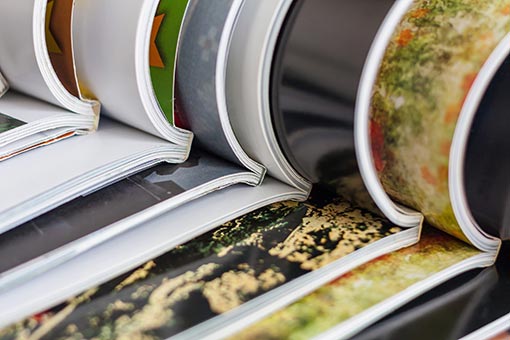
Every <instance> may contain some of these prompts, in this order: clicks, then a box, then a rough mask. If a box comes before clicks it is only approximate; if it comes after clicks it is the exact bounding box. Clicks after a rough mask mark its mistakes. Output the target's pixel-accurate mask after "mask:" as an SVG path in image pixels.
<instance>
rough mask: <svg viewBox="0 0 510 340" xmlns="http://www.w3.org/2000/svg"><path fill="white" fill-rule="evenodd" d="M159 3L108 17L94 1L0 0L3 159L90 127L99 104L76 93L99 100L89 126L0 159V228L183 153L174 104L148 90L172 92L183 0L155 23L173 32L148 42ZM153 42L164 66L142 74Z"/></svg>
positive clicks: (186, 139) (185, 143)
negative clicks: (5, 87)
mask: <svg viewBox="0 0 510 340" xmlns="http://www.w3.org/2000/svg"><path fill="white" fill-rule="evenodd" d="M158 4H159V2H156V1H154V2H151V3H150V4H149V3H144V4H140V5H135V4H132V5H130V6H120V7H119V8H120V9H122V11H121V12H118V13H117V14H115V15H113V14H112V15H108V13H109V10H111V8H108V7H107V6H106V5H105V6H99V7H100V8H96V7H93V6H89V5H87V4H84V3H82V2H79V1H78V2H74V1H64V0H59V1H55V0H53V1H46V0H34V1H25V2H23V3H19V2H17V1H7V2H4V3H2V5H1V6H2V10H1V17H2V20H1V21H2V25H3V26H2V27H1V32H2V33H0V34H2V39H1V43H0V44H2V46H1V48H0V50H1V51H2V52H0V53H1V57H0V68H1V71H2V74H3V75H4V76H5V80H6V81H7V84H9V86H10V90H9V91H7V92H6V93H5V94H4V96H3V97H2V98H0V111H1V112H2V114H3V115H4V116H5V117H4V118H5V119H6V123H5V124H4V126H5V127H6V128H8V129H9V130H8V131H4V132H2V134H1V136H0V139H2V140H4V141H5V143H2V145H3V147H4V149H5V153H3V155H5V157H9V156H13V155H15V154H18V153H20V152H23V151H28V150H29V149H32V148H35V147H37V146H40V145H46V144H49V143H50V142H55V141H57V140H59V139H62V137H70V136H72V135H74V134H84V133H85V132H91V131H92V130H94V129H95V128H96V126H97V124H98V119H99V116H98V115H99V104H98V103H99V102H98V101H95V100H94V101H92V100H88V99H83V98H97V99H99V100H102V99H105V102H104V105H102V107H101V111H102V113H103V118H102V119H101V124H100V127H99V130H98V132H97V133H92V134H87V135H85V136H82V137H80V138H70V139H67V140H65V141H62V142H59V143H54V144H52V145H49V146H47V147H44V148H39V149H36V150H31V151H30V152H25V153H23V154H20V155H17V156H16V157H13V158H12V159H9V161H8V162H7V161H6V162H3V163H2V165H3V166H2V167H1V168H0V174H1V177H2V187H3V188H5V190H6V192H9V193H10V194H9V195H3V196H2V200H1V203H2V208H1V211H0V216H1V217H0V220H1V222H0V232H6V231H8V230H10V229H12V228H13V227H16V226H17V225H19V224H21V223H24V222H26V221H28V220H30V219H31V218H34V217H36V216H38V215H40V214H42V213H44V212H46V211H48V210H51V209H52V208H55V207H57V206H59V205H61V204H63V203H65V202H68V201H69V200H71V199H73V198H75V197H78V196H80V195H84V194H87V193H88V192H91V191H94V190H97V189H98V188H100V187H103V186H105V185H108V184H111V183H113V182H115V181H118V180H119V179H121V178H124V177H126V176H128V175H130V174H133V173H136V172H138V171H140V170H143V169H146V168H149V167H151V166H152V165H155V164H158V163H162V162H170V163H179V162H182V161H184V160H185V159H186V158H187V157H188V154H189V150H190V146H191V139H192V134H191V133H190V132H189V131H185V130H183V129H180V128H177V127H176V126H175V125H174V124H173V109H172V108H171V109H170V110H168V105H166V106H165V104H164V100H163V99H161V100H159V99H158V98H157V96H156V94H157V93H159V94H160V97H161V98H170V100H172V98H173V90H172V84H173V81H174V73H175V55H176V48H177V41H178V37H179V32H180V27H181V23H182V18H183V16H184V12H185V9H186V5H187V2H186V1H181V2H179V1H174V2H172V5H171V6H170V7H171V9H172V15H173V16H176V17H175V18H172V20H170V19H169V20H165V21H162V22H159V26H158V28H159V29H161V30H165V31H166V32H169V33H166V37H167V38H168V35H170V36H171V37H173V40H172V39H165V42H166V44H164V45H163V44H162V45H161V46H159V47H158V46H156V47H153V45H154V46H155V42H154V41H153V40H151V32H152V28H153V27H155V25H156V24H157V23H155V24H154V25H153V23H154V21H155V17H156V16H155V14H156V12H157V11H159V12H157V13H159V14H160V15H161V13H163V14H164V13H166V11H168V10H169V8H167V7H166V5H162V6H161V8H158ZM82 7H84V8H82ZM94 11H95V12H94ZM123 11H126V13H127V12H129V13H131V17H128V16H127V14H126V13H124V12H123ZM20 20H21V21H20ZM93 20H96V22H93V23H92V21H93ZM112 20H117V21H118V22H115V23H114V24H115V25H113V26H115V27H116V28H117V29H118V31H115V30H113V29H110V28H108V29H103V27H105V26H108V27H109V24H111V23H112ZM18 26H19V27H18ZM128 32H132V34H128ZM108 34H109V35H108ZM154 48H160V49H161V53H164V57H161V58H163V59H164V61H165V62H166V63H167V64H166V68H165V69H163V68H158V67H159V66H160V65H159V64H157V63H156V64H155V66H153V67H155V68H157V69H156V70H154V71H153V72H151V67H152V66H151V51H152V50H153V49H154ZM34 49H35V51H34ZM116 53H120V54H122V58H118V55H116ZM98 56H100V57H99V58H98ZM121 62H125V63H126V64H125V65H122V64H121ZM115 67H117V68H115ZM162 74H163V76H162ZM165 76H166V78H164V77H165ZM105 78H106V79H105ZM163 78H164V80H165V81H166V82H165V84H162V80H161V79H163ZM152 79H154V81H152ZM166 84H170V86H166ZM162 87H164V88H165V89H166V91H167V92H165V93H164V94H161V90H160V89H161V88H162ZM73 94H74V95H73ZM166 101H168V99H166ZM165 108H166V111H164V109H165ZM9 117H10V118H9ZM112 118H113V119H114V120H112ZM130 125H131V126H130ZM4 138H5V139H4ZM34 164H37V176H34V174H33V170H34ZM42 179H44V180H42Z"/></svg>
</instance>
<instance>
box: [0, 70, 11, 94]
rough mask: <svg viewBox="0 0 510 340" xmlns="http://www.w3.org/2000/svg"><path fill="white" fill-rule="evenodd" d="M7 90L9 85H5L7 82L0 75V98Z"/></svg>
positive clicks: (0, 74)
mask: <svg viewBox="0 0 510 340" xmlns="http://www.w3.org/2000/svg"><path fill="white" fill-rule="evenodd" d="M8 89H9V84H7V80H5V78H4V76H3V75H2V73H0V97H2V96H3V95H4V94H5V92H6V91H7V90H8Z"/></svg>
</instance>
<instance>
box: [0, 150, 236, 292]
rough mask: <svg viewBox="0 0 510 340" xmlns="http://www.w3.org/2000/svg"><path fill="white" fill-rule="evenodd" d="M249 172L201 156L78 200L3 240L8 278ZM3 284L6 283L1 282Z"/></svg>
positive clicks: (0, 257)
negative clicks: (138, 215) (88, 239)
mask: <svg viewBox="0 0 510 340" xmlns="http://www.w3.org/2000/svg"><path fill="white" fill-rule="evenodd" d="M243 171H244V170H243V169H241V168H239V167H237V166H235V165H232V164H230V163H227V162H224V161H222V160H219V159H217V158H214V157H210V156H207V155H205V154H202V153H200V152H196V151H195V152H193V153H192V154H191V155H190V157H189V158H188V160H187V161H186V162H185V163H182V164H177V165H176V164H169V163H162V164H159V165H156V166H154V167H152V168H150V169H147V170H144V171H142V172H139V173H137V174H135V175H132V176H129V177H128V178H126V179H124V180H122V181H119V182H117V183H115V184H112V185H109V186H107V187H105V188H102V189H100V190H98V191H96V192H94V193H91V194H89V195H86V196H82V197H78V198H76V199H74V200H73V201H71V202H69V203H67V204H65V205H62V206H60V207H58V208H56V209H54V210H52V211H50V212H48V213H46V214H44V215H42V216H40V217H38V218H36V219H34V220H32V221H30V222H27V223H25V224H22V225H20V226H18V227H16V228H14V229H12V230H10V231H9V232H6V233H4V234H1V235H0V279H1V277H2V273H4V272H6V271H7V270H9V269H12V268H15V267H16V266H19V265H21V264H23V263H26V262H28V261H30V260H34V259H36V258H38V257H39V259H38V260H40V261H44V259H43V258H40V257H41V256H43V255H44V254H47V253H48V252H50V251H53V250H55V249H58V248H59V247H62V246H64V245H66V244H69V243H70V242H73V241H76V240H78V239H80V238H83V237H85V236H90V235H92V234H93V233H95V232H100V231H101V229H102V228H105V227H108V226H109V225H111V224H113V223H115V222H118V221H120V220H122V219H124V218H127V217H129V216H132V215H134V214H136V213H139V212H141V211H144V210H145V209H148V208H150V207H152V206H155V205H157V204H159V203H161V202H163V201H165V200H169V199H171V198H174V197H176V196H178V195H180V194H182V193H184V192H186V191H188V190H191V189H194V188H196V187H198V186H200V185H203V184H205V183H207V182H209V181H212V180H215V179H217V178H219V177H223V176H228V175H234V174H236V173H241V172H243ZM0 282H1V280H0Z"/></svg>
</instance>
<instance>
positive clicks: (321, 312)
mask: <svg viewBox="0 0 510 340" xmlns="http://www.w3.org/2000/svg"><path fill="white" fill-rule="evenodd" d="M477 254H479V251H477V250H475V249H474V248H473V247H471V246H469V245H467V244H465V243H463V242H461V241H459V240H457V239H455V238H452V237H450V236H448V235H446V234H444V233H442V232H438V231H434V230H433V229H427V232H424V234H423V235H422V239H421V241H420V243H419V244H418V245H416V246H413V247H409V248H406V249H402V250H400V251H397V252H394V253H391V254H389V255H386V256H383V257H381V258H379V259H376V260H374V261H372V262H369V263H367V264H365V265H363V266H360V267H359V268H357V269H355V270H353V271H352V272H350V273H348V274H347V275H345V276H343V277H341V278H339V279H337V280H335V281H333V282H332V283H330V284H329V285H326V286H324V287H321V288H320V289H318V290H317V291H315V292H313V293H312V294H310V295H308V296H306V297H304V298H303V299H301V300H298V301H297V302H295V303H294V304H292V305H290V306H289V307H287V308H285V309H283V310H281V311H279V312H277V313H275V314H273V315H271V316H269V317H268V318H266V319H263V320H262V321H260V322H258V323H256V324H254V325H253V326H251V327H249V328H247V329H246V330H244V331H242V332H240V333H239V334H236V335H235V336H234V337H233V338H239V337H242V338H245V339H256V338H264V337H273V338H290V337H292V336H293V335H296V336H297V334H299V335H300V336H304V337H307V338H311V337H317V336H319V337H320V335H321V333H323V332H325V331H328V330H329V329H330V328H331V327H335V328H336V329H335V328H333V329H332V330H330V333H328V334H327V335H326V334H323V336H322V338H335V339H345V338H348V337H349V336H350V335H353V334H354V333H355V332H356V331H359V329H360V328H361V327H362V325H361V324H360V323H358V324H357V328H358V329H351V327H349V326H350V325H349V321H351V322H352V321H353V319H354V318H356V317H358V316H361V315H362V313H364V312H368V311H369V310H370V308H374V307H375V306H377V304H379V303H383V302H384V301H385V300H386V299H389V298H391V297H394V296H396V295H397V294H399V293H401V292H405V291H406V290H407V289H409V290H412V289H413V285H414V284H418V283H419V282H420V281H422V280H426V279H430V280H432V278H433V277H434V276H435V275H436V276H437V274H439V273H441V272H442V271H444V270H448V268H449V267H450V266H455V265H459V264H461V263H462V262H463V261H465V260H469V259H470V258H472V257H474V256H477ZM466 270H469V268H468V267H467V266H464V268H463V269H462V271H466ZM443 281H444V279H443ZM380 317H381V314H375V313H372V314H371V316H370V317H368V316H367V319H364V320H363V323H369V322H373V321H374V318H376V319H378V318H380ZM343 325H344V326H345V327H342V326H343Z"/></svg>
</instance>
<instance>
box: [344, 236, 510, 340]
mask: <svg viewBox="0 0 510 340" xmlns="http://www.w3.org/2000/svg"><path fill="white" fill-rule="evenodd" d="M509 252H510V247H509V245H508V244H507V245H505V246H504V247H503V249H502V251H501V256H500V258H499V259H498V261H497V263H496V266H494V267H491V268H487V269H484V270H483V271H480V270H473V271H471V272H469V273H466V274H463V275H461V276H459V277H457V278H455V279H452V280H450V281H448V282H446V283H444V284H442V285H441V286H439V287H437V288H435V289H433V290H431V291H429V292H427V293H426V294H424V295H423V296H421V297H419V298H418V299H416V300H414V301H412V302H410V303H409V304H407V305H406V306H404V307H402V308H400V309H399V310H397V311H396V312H394V313H392V314H391V315H389V316H388V317H386V318H385V319H383V320H381V321H380V322H378V323H377V324H375V325H373V326H371V327H369V328H368V329H367V330H365V331H364V332H362V333H360V334H359V335H358V336H355V337H354V338H353V340H372V339H374V340H375V339H381V338H384V339H387V340H392V339H395V340H397V339H417V340H420V339H423V340H425V339H444V340H456V339H460V338H461V337H463V336H466V335H468V334H471V333H472V332H474V331H476V330H477V329H479V328H481V327H484V326H486V325H487V324H489V323H491V322H493V321H495V320H497V319H499V318H500V317H502V316H504V315H506V314H508V313H510V290H509V289H508V287H509V286H510V260H509V258H508V254H509ZM509 327H510V326H509Z"/></svg>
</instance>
